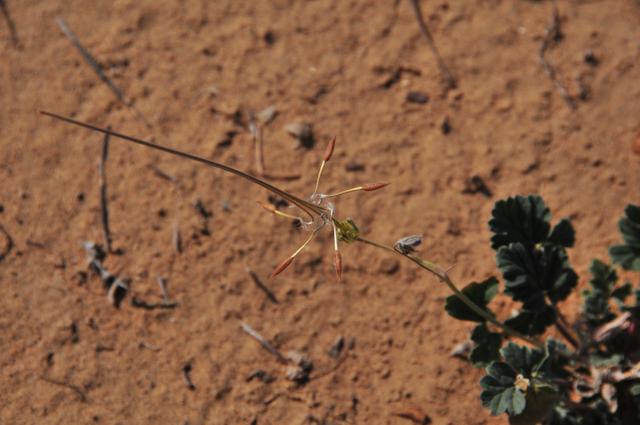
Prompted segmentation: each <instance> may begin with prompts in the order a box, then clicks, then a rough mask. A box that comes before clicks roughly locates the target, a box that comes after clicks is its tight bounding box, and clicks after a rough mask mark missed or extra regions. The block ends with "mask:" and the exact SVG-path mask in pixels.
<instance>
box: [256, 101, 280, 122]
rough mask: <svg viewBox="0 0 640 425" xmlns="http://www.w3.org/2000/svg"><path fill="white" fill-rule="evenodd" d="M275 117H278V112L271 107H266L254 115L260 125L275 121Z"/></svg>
mask: <svg viewBox="0 0 640 425" xmlns="http://www.w3.org/2000/svg"><path fill="white" fill-rule="evenodd" d="M277 115H278V110H277V109H276V107H275V106H273V105H272V106H268V107H266V108H264V109H263V110H262V111H260V112H258V113H257V114H256V118H257V119H258V121H260V122H261V123H262V124H264V125H267V124H269V123H270V122H271V121H273V120H274V119H276V116H277Z"/></svg>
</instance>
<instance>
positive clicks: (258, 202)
mask: <svg viewBox="0 0 640 425" xmlns="http://www.w3.org/2000/svg"><path fill="white" fill-rule="evenodd" d="M256 202H257V204H258V205H260V206H261V207H262V208H264V209H265V210H267V211H269V212H270V213H274V214H275V213H276V211H277V210H276V207H274V206H273V205H271V204H265V203H264V202H260V201H256Z"/></svg>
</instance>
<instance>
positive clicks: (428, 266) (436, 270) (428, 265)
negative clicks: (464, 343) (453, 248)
mask: <svg viewBox="0 0 640 425" xmlns="http://www.w3.org/2000/svg"><path fill="white" fill-rule="evenodd" d="M356 240H357V241H359V242H363V243H366V244H368V245H371V246H375V247H376V248H380V249H384V250H386V251H390V252H393V253H396V254H399V255H401V256H403V257H405V258H408V259H409V260H411V261H413V262H414V263H416V264H417V265H418V266H420V267H422V268H423V269H425V270H427V271H429V272H431V273H433V274H434V275H436V276H437V277H438V278H439V279H440V281H442V282H443V283H444V284H445V285H447V287H448V288H449V290H451V292H453V294H454V295H455V296H456V297H458V299H460V301H462V302H463V303H465V304H466V305H467V307H469V308H470V309H471V310H473V311H474V312H475V313H476V314H478V315H480V316H481V317H482V318H483V319H485V320H486V321H488V322H490V323H492V324H493V325H495V326H497V327H498V328H500V329H502V331H503V332H504V333H505V334H507V335H510V336H512V337H514V338H518V339H521V340H523V341H526V342H528V343H529V344H531V345H535V346H536V347H538V348H541V349H543V348H544V345H543V344H542V342H540V341H538V340H535V339H533V338H530V337H528V336H526V335H524V334H522V333H520V332H518V331H516V330H515V329H511V328H510V327H508V326H506V325H505V324H504V323H502V322H500V321H499V320H497V319H496V318H495V317H493V316H492V315H491V314H490V313H489V312H488V311H486V310H484V309H482V308H480V307H479V306H478V305H477V304H476V303H474V302H473V301H472V300H471V299H470V298H469V297H467V296H466V295H465V294H464V293H463V292H462V291H460V290H459V289H458V288H457V287H456V285H455V284H454V283H453V282H452V281H451V278H450V277H449V275H448V274H447V271H446V270H444V269H443V268H442V267H440V266H438V265H437V264H435V263H432V262H430V261H427V260H424V259H422V258H420V257H418V256H416V255H413V254H403V253H402V252H399V251H397V250H395V249H394V248H393V247H390V246H388V245H384V244H380V243H377V242H374V241H371V240H369V239H365V238H363V237H358V238H357V239H356Z"/></svg>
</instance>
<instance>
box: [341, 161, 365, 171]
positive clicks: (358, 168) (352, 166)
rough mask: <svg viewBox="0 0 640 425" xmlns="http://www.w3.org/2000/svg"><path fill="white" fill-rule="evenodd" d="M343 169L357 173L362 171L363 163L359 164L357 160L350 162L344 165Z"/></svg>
mask: <svg viewBox="0 0 640 425" xmlns="http://www.w3.org/2000/svg"><path fill="white" fill-rule="evenodd" d="M344 169H345V170H347V171H349V172H352V173H357V172H361V171H364V164H360V163H359V162H350V163H348V164H347V165H345V167H344Z"/></svg>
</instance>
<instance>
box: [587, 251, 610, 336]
mask: <svg viewBox="0 0 640 425" xmlns="http://www.w3.org/2000/svg"><path fill="white" fill-rule="evenodd" d="M589 271H590V272H591V280H590V281H589V284H590V285H591V290H586V291H584V292H583V295H584V301H583V304H582V315H583V316H584V317H585V319H587V321H588V322H589V324H590V325H591V326H597V325H599V324H602V323H605V322H607V321H609V320H611V319H613V317H614V315H613V313H612V312H611V310H610V308H609V299H610V298H611V295H612V293H613V288H614V286H615V284H616V282H617V281H618V275H617V274H616V272H615V270H614V269H613V268H612V267H610V266H609V265H607V264H605V263H603V262H602V261H600V260H593V261H592V262H591V267H590V268H589Z"/></svg>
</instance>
